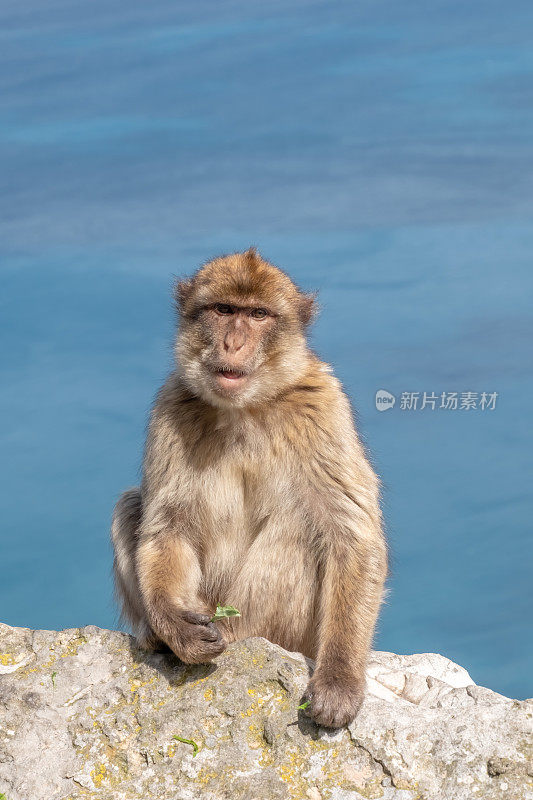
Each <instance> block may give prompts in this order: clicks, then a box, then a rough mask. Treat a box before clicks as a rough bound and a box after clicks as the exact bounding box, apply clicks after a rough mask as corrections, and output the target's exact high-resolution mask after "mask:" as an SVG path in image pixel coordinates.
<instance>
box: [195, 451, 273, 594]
mask: <svg viewBox="0 0 533 800" xmlns="http://www.w3.org/2000/svg"><path fill="white" fill-rule="evenodd" d="M198 489H199V491H198V494H197V497H196V498H195V502H196V503H197V504H198V510H199V512H200V513H199V514H198V516H197V518H198V521H199V530H198V535H199V539H200V542H201V547H200V550H201V560H202V573H203V575H204V582H205V585H206V586H207V587H209V588H210V592H215V593H217V592H218V593H219V595H220V592H223V590H224V587H226V586H228V585H229V584H230V583H231V582H232V580H233V578H234V576H235V574H236V572H237V571H238V570H239V569H240V567H241V566H242V564H243V562H244V560H245V559H246V555H247V553H248V551H249V550H250V548H251V547H252V545H253V543H254V542H255V540H256V539H257V537H258V536H259V534H260V532H261V529H262V526H263V524H264V520H265V519H267V518H268V517H269V516H270V514H271V509H272V506H273V505H274V504H275V499H274V497H273V495H272V492H271V491H269V488H268V478H267V476H266V475H263V474H261V472H260V471H258V470H254V471H252V470H251V469H250V468H248V469H246V468H243V467H242V466H240V465H238V464H236V465H232V466H230V467H229V468H226V469H225V470H223V471H220V470H219V471H213V472H208V473H206V474H205V476H203V479H202V482H201V485H200V486H199V487H198ZM219 599H223V597H222V595H220V597H219Z"/></svg>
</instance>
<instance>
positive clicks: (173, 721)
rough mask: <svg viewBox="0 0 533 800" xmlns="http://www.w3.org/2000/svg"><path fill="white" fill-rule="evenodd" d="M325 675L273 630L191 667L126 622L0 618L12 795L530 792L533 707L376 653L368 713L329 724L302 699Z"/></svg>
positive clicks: (133, 797) (442, 797) (406, 798)
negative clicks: (124, 629)
mask: <svg viewBox="0 0 533 800" xmlns="http://www.w3.org/2000/svg"><path fill="white" fill-rule="evenodd" d="M311 669H312V664H311V662H309V661H307V660H306V659H305V658H304V657H303V656H302V655H300V654H297V653H288V652H286V651H285V650H283V649H282V648H280V647H278V646H276V645H273V644H271V643H270V642H267V641H266V640H265V639H248V640H246V641H243V642H239V643H236V644H233V645H231V646H230V647H228V649H227V650H226V651H225V653H224V654H223V655H222V656H220V657H219V658H218V659H217V662H216V664H211V665H200V666H186V665H184V664H182V663H181V662H180V661H179V660H178V659H177V658H175V657H173V656H170V655H164V654H147V653H144V652H142V651H140V650H139V649H138V648H137V647H136V645H135V642H134V640H133V639H132V638H131V637H130V636H128V635H126V634H124V633H119V632H116V631H106V630H102V629H99V628H95V627H87V628H83V629H80V630H67V631H61V632H59V633H56V632H53V631H30V630H27V629H24V628H11V627H9V626H7V625H0V797H1V796H2V794H3V795H4V796H5V798H6V800H82V798H83V799H84V800H87V799H91V798H93V799H94V800H148V799H149V798H157V800H171V798H172V800H196V798H202V800H222V798H232V800H233V799H234V800H240V799H242V800H252V798H253V800H278V798H279V800H289V798H291V799H292V798H295V799H298V798H302V800H360V798H362V797H363V798H383V799H384V800H474V799H475V798H483V800H532V798H533V736H532V734H533V701H531V700H528V701H523V702H518V701H515V700H509V699H508V698H505V697H502V696H501V695H498V694H495V693H494V692H491V691H490V690H488V689H483V688H482V687H477V686H475V685H474V684H473V682H472V681H471V679H470V677H469V675H468V673H467V672H466V671H465V670H464V669H462V668H461V667H459V666H458V665H456V664H453V663H452V662H451V661H449V660H448V659H446V658H444V657H442V656H439V655H435V654H425V655H414V656H399V655H395V654H392V653H379V652H375V653H373V654H372V660H371V662H370V664H369V667H368V673H367V683H368V692H367V697H366V699H365V702H364V704H363V706H362V708H361V711H360V713H359V715H358V717H357V719H356V720H355V722H353V723H352V724H351V725H350V726H348V727H347V728H344V729H341V730H338V731H328V730H326V729H324V728H319V727H317V726H316V725H315V724H314V723H313V722H312V721H311V720H310V719H308V718H307V717H306V716H305V713H303V712H302V711H298V708H297V707H298V705H299V704H300V702H301V698H302V694H303V691H304V689H305V686H306V684H307V680H308V677H309V673H310V671H311ZM175 737H179V738H180V739H185V740H189V741H192V742H194V743H195V744H196V745H197V752H196V748H195V747H194V746H192V745H191V744H190V743H188V742H187V741H180V740H179V739H177V738H175Z"/></svg>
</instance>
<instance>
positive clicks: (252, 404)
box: [112, 248, 387, 728]
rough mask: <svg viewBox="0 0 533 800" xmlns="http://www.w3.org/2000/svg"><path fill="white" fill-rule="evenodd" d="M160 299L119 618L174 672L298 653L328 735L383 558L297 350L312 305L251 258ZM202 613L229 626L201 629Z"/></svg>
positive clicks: (355, 442)
mask: <svg viewBox="0 0 533 800" xmlns="http://www.w3.org/2000/svg"><path fill="white" fill-rule="evenodd" d="M175 297H176V304H177V310H178V328H177V336H176V339H175V368H174V370H173V371H172V372H171V374H170V376H169V377H168V379H167V380H166V382H165V383H164V385H163V387H162V388H161V389H160V391H159V393H158V395H157V399H156V401H155V404H154V406H153V409H152V412H151V417H150V421H149V426H148V433H147V438H146V445H145V452H144V460H143V471H142V480H141V484H140V487H139V488H135V489H130V490H129V491H127V492H125V493H124V494H123V495H122V496H121V498H120V499H119V501H118V503H117V505H116V507H115V511H114V515H113V522H112V541H113V546H114V574H115V582H116V589H117V593H118V596H119V598H120V600H121V603H122V613H123V617H124V618H125V619H126V620H128V621H129V622H130V624H131V626H132V630H133V632H134V634H135V636H136V638H137V640H138V643H139V645H140V647H143V648H146V649H148V650H150V649H157V648H158V647H160V646H163V647H165V646H166V647H167V648H170V650H171V651H173V652H174V653H175V654H176V655H177V656H178V657H179V658H180V659H181V660H182V661H183V662H185V663H187V664H196V663H205V662H209V661H211V660H213V659H215V658H216V656H218V655H219V654H220V653H222V651H223V650H224V649H225V647H226V646H227V644H228V643H230V642H234V641H236V640H241V639H244V638H246V637H249V636H262V637H265V638H266V639H268V640H270V641H271V642H274V643H276V644H278V645H281V646H282V647H284V648H285V649H287V650H289V651H298V652H301V653H303V654H304V655H305V656H307V657H308V658H311V659H314V660H315V668H314V671H313V673H312V675H311V678H310V680H309V684H308V686H307V689H306V692H305V699H306V700H307V701H308V706H307V708H306V710H305V713H306V714H308V715H309V716H310V717H311V718H312V719H314V721H315V722H316V723H317V724H319V725H323V726H326V727H332V728H337V727H341V726H343V725H345V724H347V723H349V722H350V721H352V720H353V719H354V718H355V716H356V714H357V711H358V710H359V707H360V705H361V702H362V700H363V697H364V691H365V668H366V663H367V659H368V654H369V651H370V647H371V643H372V637H373V632H374V628H375V624H376V619H377V615H378V611H379V607H380V604H381V600H382V595H383V586H384V581H385V579H386V573H387V549H386V542H385V538H384V533H383V526H382V514H381V509H380V486H379V480H378V478H377V476H376V474H375V472H374V470H373V468H372V467H371V465H370V462H369V460H368V457H367V455H366V452H365V449H364V447H363V445H362V443H361V441H360V438H359V436H358V434H357V432H356V428H355V423H354V419H353V416H352V412H351V408H350V404H349V401H348V399H347V397H346V395H345V393H344V391H343V389H342V387H341V384H340V382H339V381H338V379H337V378H336V377H335V376H334V375H333V372H332V369H331V367H330V366H329V365H328V364H326V363H324V362H322V361H321V360H320V359H319V358H318V356H317V355H316V354H315V353H314V352H313V351H312V350H311V349H310V347H309V345H308V341H307V332H308V328H309V325H310V323H311V321H312V318H313V316H314V314H315V308H316V298H315V296H314V295H313V294H306V293H305V292H303V291H302V290H301V289H299V288H298V287H297V286H296V284H295V283H294V282H293V281H292V280H291V278H290V277H289V276H288V275H287V274H286V273H285V272H283V271H282V270H280V269H278V268H277V267H276V266H274V265H273V264H271V263H270V262H268V261H266V260H265V259H263V258H262V256H261V255H260V254H259V253H258V252H257V250H256V249H254V248H251V249H249V250H247V251H245V252H239V253H233V254H232V255H228V256H220V257H217V258H215V259H213V260H212V261H209V262H208V263H206V264H204V265H203V266H202V267H200V269H199V270H198V271H197V272H196V273H195V274H194V275H193V276H192V277H191V278H188V279H184V280H181V281H178V282H177V284H176V289H175ZM218 603H223V604H228V605H229V604H230V605H233V606H235V607H236V608H237V609H239V611H240V612H241V616H240V617H233V618H231V619H227V620H221V621H217V622H216V623H215V622H213V621H212V616H213V614H214V610H215V608H216V606H217V604H218Z"/></svg>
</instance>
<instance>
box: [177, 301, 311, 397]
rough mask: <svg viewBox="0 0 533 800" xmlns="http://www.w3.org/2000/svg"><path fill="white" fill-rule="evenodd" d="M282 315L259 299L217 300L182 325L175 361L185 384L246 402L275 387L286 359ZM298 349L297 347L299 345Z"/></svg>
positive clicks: (206, 394) (203, 392)
mask: <svg viewBox="0 0 533 800" xmlns="http://www.w3.org/2000/svg"><path fill="white" fill-rule="evenodd" d="M286 327H287V326H286V325H285V324H284V321H283V320H281V319H280V316H279V314H276V313H275V312H274V311H273V310H272V309H271V308H268V307H266V306H265V305H259V304H257V303H250V304H247V305H236V304H235V303H228V302H215V303H213V304H210V305H209V306H207V307H205V308H203V309H202V310H201V311H200V313H199V315H198V318H197V320H195V321H194V322H193V323H192V324H191V323H189V324H188V325H186V326H185V330H182V334H181V336H180V338H179V340H178V353H179V361H180V364H181V366H182V371H183V377H184V378H185V380H186V382H187V384H188V386H189V388H190V389H191V390H193V391H194V392H195V393H196V394H200V395H201V396H203V397H204V399H206V400H208V401H209V402H211V403H214V404H215V405H221V406H225V407H227V406H237V407H240V406H244V405H247V404H249V403H251V402H255V401H257V400H260V399H264V398H266V397H267V396H271V395H272V394H273V393H275V390H276V388H277V386H278V384H279V383H280V380H279V379H280V378H281V376H282V374H284V373H285V370H286V368H288V365H287V367H284V366H283V365H282V362H283V360H286V361H288V360H290V357H289V355H290V354H289V353H286V352H285V349H286V348H285V347H284V346H283V339H282V332H283V331H285V333H287V331H286ZM298 350H300V348H298Z"/></svg>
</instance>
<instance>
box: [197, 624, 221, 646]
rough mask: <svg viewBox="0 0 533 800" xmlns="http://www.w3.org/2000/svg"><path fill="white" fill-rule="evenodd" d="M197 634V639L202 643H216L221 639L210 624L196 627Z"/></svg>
mask: <svg viewBox="0 0 533 800" xmlns="http://www.w3.org/2000/svg"><path fill="white" fill-rule="evenodd" d="M197 632H198V637H199V638H200V639H202V640H203V641H204V642H218V641H220V640H221V639H222V634H221V633H220V631H219V629H218V628H217V626H216V625H214V624H213V623H212V622H210V623H209V624H208V625H201V626H198V629H197Z"/></svg>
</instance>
